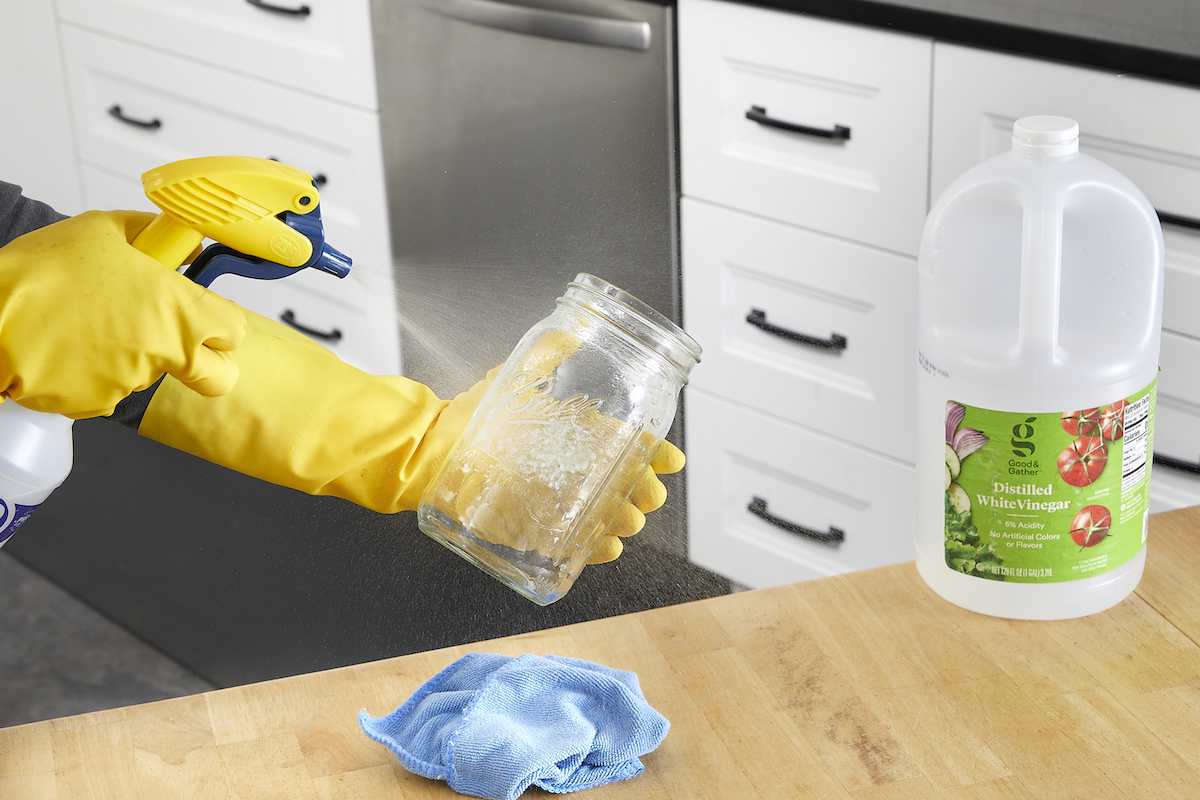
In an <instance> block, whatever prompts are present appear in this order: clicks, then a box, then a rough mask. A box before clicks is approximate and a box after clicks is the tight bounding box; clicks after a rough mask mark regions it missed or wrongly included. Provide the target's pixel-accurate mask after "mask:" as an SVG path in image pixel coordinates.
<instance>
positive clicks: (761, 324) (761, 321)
mask: <svg viewBox="0 0 1200 800" xmlns="http://www.w3.org/2000/svg"><path fill="white" fill-rule="evenodd" d="M746 322H749V323H750V324H751V325H753V326H754V327H756V328H761V329H763V330H764V331H766V332H767V333H770V334H774V335H775V336H779V337H782V338H784V339H789V340H791V341H793V342H799V343H800V344H804V345H808V346H809V347H816V348H818V349H820V350H833V351H834V352H836V353H840V352H841V351H843V350H845V349H846V337H845V336H842V335H841V334H840V333H831V334H830V335H829V338H828V339H818V338H817V337H815V336H809V335H808V334H805V333H797V332H796V331H789V330H788V329H787V328H781V327H779V326H778V325H772V324H771V323H769V322H767V312H765V311H763V310H761V309H757V308H754V309H751V310H750V313H749V314H747V315H746Z"/></svg>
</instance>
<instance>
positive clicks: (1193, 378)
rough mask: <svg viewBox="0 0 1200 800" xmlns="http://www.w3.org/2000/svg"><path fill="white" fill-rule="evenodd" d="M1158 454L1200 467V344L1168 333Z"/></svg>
mask: <svg viewBox="0 0 1200 800" xmlns="http://www.w3.org/2000/svg"><path fill="white" fill-rule="evenodd" d="M1159 361H1160V363H1161V364H1162V372H1161V373H1160V374H1159V376H1158V405H1157V412H1156V415H1155V419H1154V452H1155V454H1156V455H1161V456H1168V457H1170V458H1174V459H1178V460H1180V461H1187V462H1189V463H1191V464H1200V341H1198V340H1196V339H1192V338H1190V337H1187V336H1179V335H1177V334H1174V333H1170V332H1164V333H1163V340H1162V357H1161V358H1160V359H1159Z"/></svg>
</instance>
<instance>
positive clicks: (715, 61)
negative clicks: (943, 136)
mask: <svg viewBox="0 0 1200 800" xmlns="http://www.w3.org/2000/svg"><path fill="white" fill-rule="evenodd" d="M932 50H933V45H932V42H931V41H930V40H929V39H926V38H921V37H916V36H908V35H902V34H896V33H891V32H886V31H879V30H874V29H871V28H865V27H858V26H854V25H847V24H844V23H836V22H829V21H825V20H819V19H814V18H810V17H806V16H803V15H799V14H787V13H781V12H778V11H769V10H765V9H760V8H755V7H752V6H747V5H741V4H738V3H728V2H723V1H722V0H682V2H680V5H679V84H680V100H679V104H680V137H681V142H680V147H681V158H682V180H683V192H684V194H685V195H689V196H692V197H697V198H701V199H704V200H709V201H712V202H714V203H721V204H724V205H728V206H731V207H734V208H738V209H742V210H745V211H750V212H753V213H756V214H761V215H763V216H766V217H770V218H772V219H778V220H781V221H784V222H790V223H792V224H795V225H802V226H804V227H807V228H811V229H814V230H820V231H824V232H827V233H832V234H834V235H836V236H841V237H844V238H848V239H853V240H855V241H860V242H866V243H868V244H874V245H877V246H879V247H883V248H887V249H889V250H893V251H896V252H900V253H907V254H910V255H915V254H916V252H917V247H918V245H919V244H920V238H921V228H922V226H923V224H924V219H925V211H926V203H927V196H928V188H927V187H928V158H927V153H928V142H929V74H930V59H931V55H932ZM789 126H791V127H789ZM796 126H799V127H800V128H803V129H805V130H797V129H796Z"/></svg>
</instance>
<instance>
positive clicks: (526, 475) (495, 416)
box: [421, 330, 684, 567]
mask: <svg viewBox="0 0 1200 800" xmlns="http://www.w3.org/2000/svg"><path fill="white" fill-rule="evenodd" d="M580 345H581V340H580V339H579V337H578V336H577V335H575V334H574V333H570V332H567V331H562V330H551V331H547V332H545V333H543V334H542V335H541V336H539V337H538V339H537V340H536V341H535V342H533V343H531V344H530V345H529V346H528V347H527V348H526V349H525V351H524V353H523V357H522V360H521V361H520V362H519V363H516V364H514V365H513V367H512V369H511V370H504V371H503V373H502V372H501V369H502V367H498V368H496V369H495V370H493V373H492V374H491V375H490V376H489V377H491V378H493V379H494V378H495V377H496V376H497V375H501V374H502V375H504V376H505V377H504V380H506V381H509V380H511V381H512V384H511V385H510V386H509V387H507V390H506V391H503V392H499V393H497V394H495V395H493V396H491V397H486V398H484V397H480V398H476V399H475V401H474V402H475V403H476V404H478V403H479V401H480V400H482V401H483V402H485V403H488V404H489V407H488V408H486V409H485V411H486V412H487V415H488V416H487V421H486V422H485V423H484V424H483V426H482V427H481V428H479V429H476V431H475V433H474V434H473V437H474V438H473V442H472V445H473V446H472V447H471V448H469V450H468V451H467V452H466V453H465V454H460V457H461V458H463V459H464V463H465V464H469V465H470V466H469V467H467V466H462V465H460V464H458V463H456V464H455V465H454V466H453V467H452V468H451V469H449V470H448V471H447V473H446V474H445V475H444V476H442V478H441V479H440V480H438V482H437V483H436V484H435V485H434V486H433V487H431V488H430V489H429V490H428V491H427V492H426V493H425V494H424V495H423V496H422V498H421V504H422V505H424V506H428V507H429V508H430V509H432V510H433V511H434V512H435V513H436V514H440V515H444V516H446V517H448V518H451V519H455V520H457V521H458V522H459V524H461V525H463V526H464V527H466V528H469V529H470V530H471V532H472V534H473V535H475V536H477V537H481V538H483V539H486V540H487V541H489V542H491V543H492V544H496V545H502V546H504V547H506V548H511V549H513V550H517V551H531V550H543V548H544V546H545V545H548V544H550V542H548V541H546V538H547V536H550V535H551V534H550V533H549V532H548V527H547V526H554V525H557V524H559V523H560V522H561V521H562V520H564V519H573V520H576V521H575V522H574V523H572V524H571V528H572V531H573V534H574V537H575V539H574V541H578V542H586V543H591V542H597V544H596V545H595V549H594V550H593V551H592V552H591V554H590V556H589V557H588V559H587V563H589V564H600V563H604V562H607V561H612V560H613V559H615V558H617V557H618V556H619V555H620V554H621V551H622V549H623V545H622V543H621V537H626V536H632V535H633V534H635V533H637V532H639V531H640V530H641V529H642V527H643V526H644V525H645V524H646V517H645V515H646V514H647V513H648V512H650V511H653V510H655V509H657V508H659V507H660V506H662V504H663V503H664V502H665V500H666V495H667V491H666V487H665V486H663V484H662V482H661V481H659V480H658V475H659V474H665V473H668V472H677V471H678V470H680V469H682V468H683V461H684V459H683V453H681V452H680V451H679V449H678V448H676V447H675V446H674V445H672V444H670V443H669V442H665V441H663V440H662V439H659V438H658V437H656V436H654V435H652V434H650V433H647V432H642V433H641V434H639V435H638V438H637V440H636V441H635V442H633V443H631V444H632V446H630V447H628V448H622V450H623V452H622V455H621V458H620V460H619V461H616V462H608V461H606V462H604V463H602V464H596V463H593V464H591V465H587V464H585V463H580V462H578V460H577V459H573V458H571V457H569V456H564V458H565V461H564V463H563V464H560V465H555V464H554V463H553V462H554V461H555V459H553V458H551V459H549V460H546V459H544V458H542V457H541V456H540V454H538V455H537V457H535V458H533V459H532V460H529V459H527V458H526V457H525V454H526V453H527V451H528V449H529V447H530V446H531V444H532V443H533V442H534V441H536V440H537V438H538V437H539V435H540V434H539V433H538V432H539V431H541V428H540V427H539V426H533V427H527V426H526V425H524V424H523V422H522V421H521V420H522V419H523V418H522V417H521V415H520V413H519V412H518V413H517V416H516V418H515V419H516V420H517V421H514V418H513V417H510V416H509V413H507V412H506V411H505V408H502V407H512V406H514V405H515V406H517V407H521V406H523V405H524V404H525V403H535V404H536V403H537V402H538V401H539V399H541V394H542V392H543V389H542V387H544V386H545V385H546V379H545V378H544V377H541V376H550V375H553V374H554V373H555V371H556V370H558V369H559V368H560V367H561V365H562V364H563V362H564V361H565V360H567V359H568V358H569V357H570V356H571V355H572V354H574V353H575V352H576V351H577V350H578V349H579V347H580ZM534 376H538V377H534ZM574 429H575V430H576V431H577V435H578V437H579V438H580V439H583V440H589V439H591V440H594V441H596V442H618V441H624V440H625V439H626V437H628V436H629V435H630V434H631V433H632V431H630V430H629V429H628V428H627V427H626V426H625V424H624V423H623V422H621V421H619V420H616V419H613V418H612V417H608V416H606V415H604V414H602V413H599V412H597V413H593V414H585V415H582V416H579V417H577V418H575V419H574ZM562 435H563V436H564V437H567V438H570V437H569V436H568V434H565V433H563V434H562ZM530 437H533V438H530ZM533 446H535V447H536V446H537V445H533ZM647 462H649V466H647ZM567 464H569V466H566V465H567ZM460 466H461V467H462V468H460ZM558 467H561V469H559V468H558ZM595 469H600V470H602V471H603V472H605V473H608V478H607V482H606V484H605V488H606V491H608V492H609V494H607V495H604V496H600V497H595V498H592V499H591V500H590V501H588V502H587V505H586V508H587V513H586V516H585V517H583V518H578V517H577V515H578V514H579V513H580V512H581V510H582V508H583V507H581V506H579V505H578V494H577V492H578V491H579V490H582V489H583V487H584V486H585V485H586V481H587V480H588V478H590V477H591V476H590V475H589V476H588V477H587V478H585V476H584V474H582V472H581V470H586V471H589V472H591V471H594V470H595ZM501 476H502V477H501ZM510 487H511V488H510ZM559 533H561V531H559ZM552 538H553V541H554V542H559V541H560V540H559V539H558V537H557V536H556V535H555V536H553V537H552ZM552 548H553V545H552ZM563 552H564V553H567V552H572V553H573V552H574V551H573V550H564V551H563ZM546 555H548V554H546ZM558 555H559V554H558V552H557V551H556V552H555V555H554V556H553V557H554V558H556V559H557V558H558ZM568 557H569V558H573V557H574V556H573V555H572V556H568ZM575 566H576V567H578V566H582V565H581V564H579V563H578V562H576V564H575Z"/></svg>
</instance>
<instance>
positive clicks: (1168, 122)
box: [930, 42, 1200, 221]
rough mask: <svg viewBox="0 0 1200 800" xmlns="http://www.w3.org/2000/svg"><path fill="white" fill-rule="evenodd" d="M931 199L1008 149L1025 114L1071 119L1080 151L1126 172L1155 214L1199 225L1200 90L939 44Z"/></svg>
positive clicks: (934, 97) (935, 78) (934, 78)
mask: <svg viewBox="0 0 1200 800" xmlns="http://www.w3.org/2000/svg"><path fill="white" fill-rule="evenodd" d="M936 54H937V55H936V58H935V59H934V77H933V147H932V150H931V152H932V154H933V155H932V162H931V170H930V172H931V184H930V186H931V190H932V197H933V198H935V199H936V198H937V196H938V195H939V194H940V193H941V192H942V190H943V189H945V188H946V186H947V185H948V184H949V183H950V181H952V180H954V178H956V177H958V176H959V175H961V174H962V173H963V172H965V171H966V170H967V169H969V168H970V167H972V166H974V165H975V164H977V163H979V162H980V161H983V160H986V159H987V158H990V157H991V156H993V155H996V154H998V153H1002V152H1005V151H1007V150H1009V149H1010V147H1011V143H1012V124H1013V122H1015V121H1016V120H1017V119H1018V118H1020V117H1024V116H1028V115H1031V114H1058V115H1061V116H1065V117H1070V118H1072V119H1074V120H1075V121H1077V122H1078V123H1079V130H1080V135H1079V147H1080V149H1081V150H1082V151H1083V152H1085V153H1088V154H1090V155H1092V156H1095V157H1096V158H1099V159H1100V160H1102V161H1105V162H1107V163H1109V164H1111V165H1112V166H1113V167H1115V168H1116V169H1118V170H1120V171H1121V172H1123V173H1124V174H1125V175H1127V176H1129V178H1130V179H1132V180H1133V181H1134V182H1135V183H1136V184H1137V185H1138V186H1139V187H1140V188H1141V190H1142V191H1143V192H1145V193H1146V195H1147V196H1148V197H1149V198H1150V201H1151V202H1152V203H1153V204H1154V207H1155V208H1157V209H1158V210H1159V211H1160V212H1167V213H1170V214H1176V215H1180V216H1185V217H1190V218H1192V219H1195V220H1198V221H1200V135H1197V131H1200V89H1195V88H1188V87H1184V86H1178V85H1174V84H1169V83H1163V82H1160V81H1152V80H1146V79H1143V78H1134V77H1129V76H1122V75H1114V74H1112V73H1108V72H1102V71H1100V70H1094V69H1087V68H1084V67H1075V66H1068V65H1064V64H1056V63H1052V62H1049V61H1040V60H1037V59H1033V58H1024V57H1019V56H1010V55H1004V54H1001V53H992V52H988V51H983V50H974V49H971V48H967V47H959V46H956V45H950V44H942V43H941V42H939V43H938V45H937V49H936Z"/></svg>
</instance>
